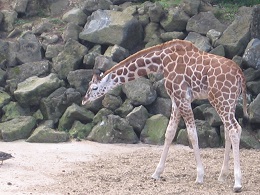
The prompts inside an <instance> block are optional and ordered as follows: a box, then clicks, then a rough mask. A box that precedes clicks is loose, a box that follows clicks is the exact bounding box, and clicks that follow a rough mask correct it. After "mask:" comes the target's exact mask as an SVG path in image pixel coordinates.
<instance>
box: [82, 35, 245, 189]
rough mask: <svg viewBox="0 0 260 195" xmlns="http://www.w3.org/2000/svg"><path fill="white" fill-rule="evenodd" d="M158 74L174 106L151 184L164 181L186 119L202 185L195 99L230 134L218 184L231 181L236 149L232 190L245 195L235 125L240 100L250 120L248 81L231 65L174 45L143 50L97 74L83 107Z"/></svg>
mask: <svg viewBox="0 0 260 195" xmlns="http://www.w3.org/2000/svg"><path fill="white" fill-rule="evenodd" d="M155 72H161V73H163V75H164V79H165V84H164V85H165V88H166V91H167V93H168V94H169V96H170V98H171V101H172V108H171V109H172V112H171V116H170V120H169V124H168V126H167V129H166V133H165V142H164V146H163V151H162V154H161V158H160V161H159V163H158V165H157V168H156V170H155V172H154V173H153V175H152V178H154V179H159V178H160V175H161V173H162V172H163V170H164V167H165V161H166V157H167V154H168V151H169V147H170V145H171V143H172V141H173V138H174V136H175V133H176V129H177V126H178V123H179V121H180V118H181V117H183V119H184V121H185V124H186V127H187V132H188V136H189V139H190V141H191V144H192V147H193V150H194V155H195V160H196V163H197V177H196V181H195V182H196V183H203V177H204V168H203V165H202V161H201V157H200V152H199V146H198V137H197V132H196V126H195V121H194V115H193V112H192V108H191V102H192V101H193V100H194V99H208V100H209V102H210V103H211V105H212V106H213V107H214V108H215V109H216V111H217V113H218V114H219V116H220V118H221V120H222V121H223V124H224V129H225V150H224V161H223V165H222V168H221V172H220V175H219V178H218V180H219V181H225V179H226V178H227V175H228V161H229V158H230V157H229V154H230V151H231V146H232V149H233V158H234V180H235V182H234V187H233V190H234V191H235V192H240V191H241V190H242V185H241V177H242V176H241V169H240V159H239V158H240V157H239V142H240V135H241V131H242V128H241V126H240V125H239V123H238V122H237V120H236V119H235V107H236V103H237V100H238V97H239V96H240V94H242V97H243V112H244V117H248V114H247V102H246V83H245V77H244V75H243V72H242V70H241V69H240V68H239V66H238V65H237V64H236V63H235V62H233V61H232V60H229V59H227V58H225V57H221V56H217V55H214V54H209V53H206V52H204V51H201V50H199V49H198V48H197V47H196V46H194V45H193V44H192V43H191V42H188V41H184V40H172V41H169V42H166V43H163V44H160V45H156V46H153V47H150V48H147V49H144V50H141V51H139V52H137V53H135V54H133V55H131V56H130V57H128V58H126V59H125V60H123V61H121V62H120V63H118V64H117V65H115V66H113V67H112V68H111V69H109V70H107V71H106V72H104V73H101V72H100V71H99V70H95V71H94V74H93V78H92V81H91V82H90V83H89V89H88V91H87V92H86V95H85V97H84V98H83V100H82V104H83V105H84V104H86V103H88V102H91V101H94V100H95V99H97V98H99V97H101V96H103V95H104V94H105V93H107V92H108V91H109V90H111V89H113V88H114V87H116V86H117V85H120V84H124V83H126V82H129V81H131V80H134V79H136V78H138V77H141V76H146V75H148V74H150V73H155Z"/></svg>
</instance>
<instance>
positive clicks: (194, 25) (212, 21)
mask: <svg viewBox="0 0 260 195" xmlns="http://www.w3.org/2000/svg"><path fill="white" fill-rule="evenodd" d="M225 28H226V27H225V25H224V24H222V23H221V22H220V21H219V20H218V19H217V18H216V17H215V16H214V14H213V13H212V12H210V11H209V12H200V13H199V14H197V15H195V16H193V17H191V18H190V19H189V20H188V23H187V26H186V30H187V31H188V32H197V33H200V34H202V35H206V34H207V32H208V31H209V30H211V29H215V30H217V31H220V32H223V31H224V30H225Z"/></svg>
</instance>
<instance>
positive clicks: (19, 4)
mask: <svg viewBox="0 0 260 195" xmlns="http://www.w3.org/2000/svg"><path fill="white" fill-rule="evenodd" d="M28 1H29V0H16V1H15V4H14V10H15V11H16V12H17V13H19V14H25V11H26V8H27V4H28Z"/></svg>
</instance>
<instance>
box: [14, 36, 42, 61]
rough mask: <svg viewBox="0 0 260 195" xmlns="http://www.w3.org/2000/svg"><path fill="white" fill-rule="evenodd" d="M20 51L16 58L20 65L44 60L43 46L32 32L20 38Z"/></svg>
mask: <svg viewBox="0 0 260 195" xmlns="http://www.w3.org/2000/svg"><path fill="white" fill-rule="evenodd" d="M18 42H19V50H18V52H17V53H16V58H17V61H18V62H19V64H23V63H26V62H35V61H41V60H42V53H41V44H40V43H39V41H38V39H37V37H36V36H35V35H34V34H33V33H32V32H30V31H27V32H25V33H23V34H22V35H21V36H20V37H19V38H18Z"/></svg>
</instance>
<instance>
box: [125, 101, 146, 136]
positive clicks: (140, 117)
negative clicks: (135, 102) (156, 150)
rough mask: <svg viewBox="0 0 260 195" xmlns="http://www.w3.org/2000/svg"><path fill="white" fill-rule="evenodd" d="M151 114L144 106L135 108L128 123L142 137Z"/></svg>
mask: <svg viewBox="0 0 260 195" xmlns="http://www.w3.org/2000/svg"><path fill="white" fill-rule="evenodd" d="M148 117H149V113H148V111H147V110H146V108H145V107H144V106H142V105H141V106H138V107H135V108H134V109H133V110H132V111H131V112H130V113H129V114H128V115H127V116H126V120H127V122H128V123H129V124H130V125H131V126H132V127H133V128H134V131H135V132H136V134H137V135H138V136H140V134H141V131H142V130H143V128H144V126H145V123H146V120H147V118H148Z"/></svg>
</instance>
